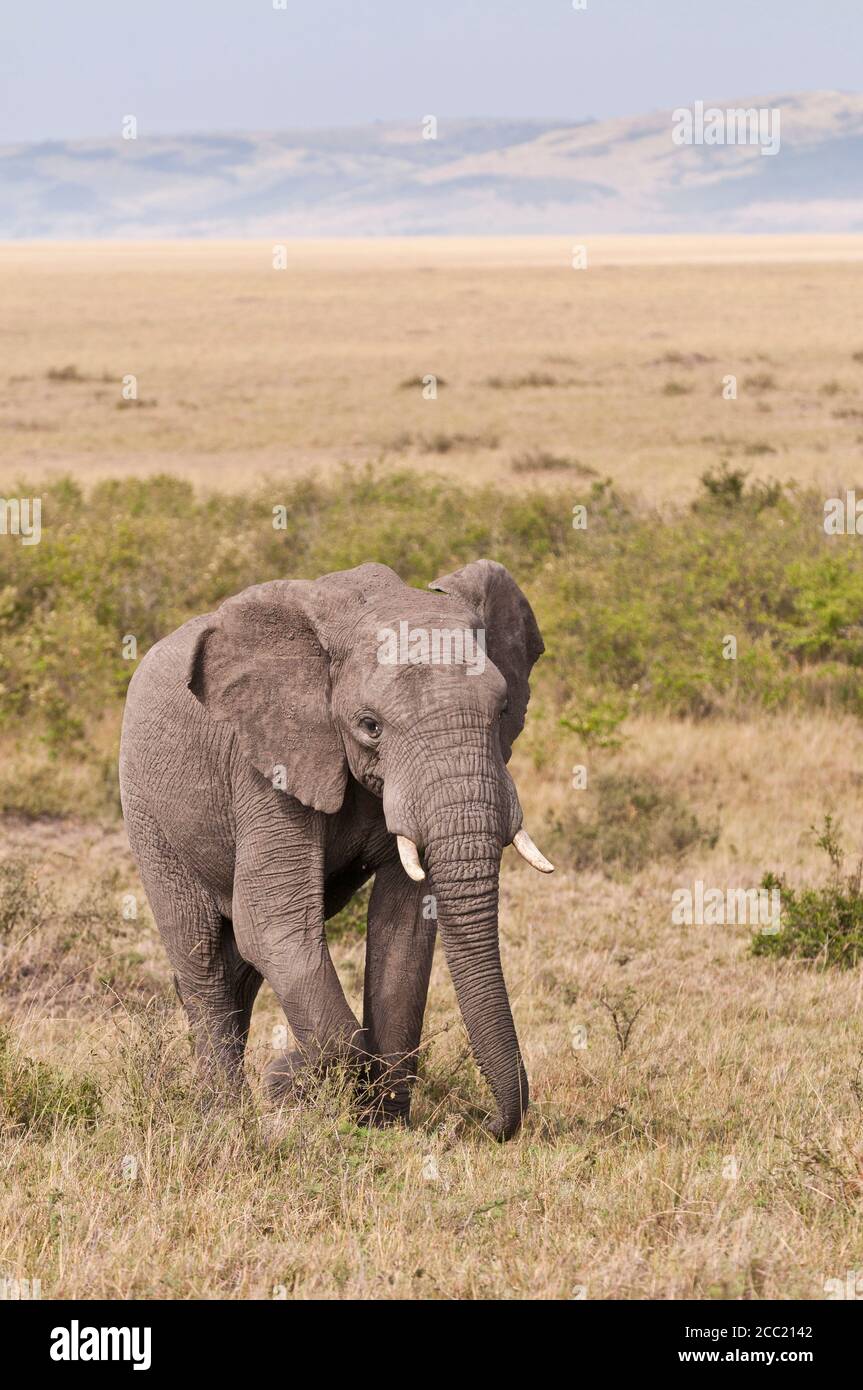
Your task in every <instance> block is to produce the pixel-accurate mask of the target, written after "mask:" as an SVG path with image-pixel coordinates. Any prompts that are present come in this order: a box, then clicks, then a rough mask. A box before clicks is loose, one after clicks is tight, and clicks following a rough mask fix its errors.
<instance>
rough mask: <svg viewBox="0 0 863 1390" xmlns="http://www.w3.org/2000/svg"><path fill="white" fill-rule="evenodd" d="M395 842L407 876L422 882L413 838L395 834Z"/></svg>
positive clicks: (421, 869)
mask: <svg viewBox="0 0 863 1390" xmlns="http://www.w3.org/2000/svg"><path fill="white" fill-rule="evenodd" d="M396 844H397V845H398V847H399V859H400V860H401V861H402V868H403V869H404V871H405V873H406V874H407V876H408V878H412V879H413V881H414V883H422V881H423V879H424V878H425V876H426V874H425V869H424V868H423V866H422V864H421V863H420V856H419V850H418V849H417V847H416V845H415V844H414V842H413V840H409V839H408V837H407V835H396ZM541 857H542V856H540V858H541Z"/></svg>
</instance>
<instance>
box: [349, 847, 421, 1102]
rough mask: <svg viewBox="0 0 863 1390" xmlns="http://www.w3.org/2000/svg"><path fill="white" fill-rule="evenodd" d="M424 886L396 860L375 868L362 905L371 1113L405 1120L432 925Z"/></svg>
mask: <svg viewBox="0 0 863 1390" xmlns="http://www.w3.org/2000/svg"><path fill="white" fill-rule="evenodd" d="M428 893H429V885H428V883H414V882H412V881H411V879H409V878H408V876H407V874H406V873H405V871H404V869H403V868H402V866H401V864H400V862H399V860H398V859H396V860H394V861H392V862H387V863H386V864H384V865H382V866H381V868H379V869H378V871H377V874H376V875H375V883H374V888H373V889H372V896H371V902H370V903H369V913H368V929H367V939H366V972H365V985H364V992H363V994H364V997H363V1027H364V1028H365V1030H366V1045H367V1047H368V1049H369V1052H370V1053H372V1055H373V1058H374V1061H373V1062H372V1068H371V1069H372V1082H373V1086H372V1095H371V1098H370V1109H371V1116H372V1118H373V1119H375V1120H377V1121H379V1122H383V1123H386V1122H388V1121H397V1120H403V1121H407V1118H408V1115H409V1112H410V1097H411V1087H412V1085H413V1082H414V1080H415V1078H416V1066H417V1054H418V1051H419V1045H420V1036H421V1034H422V1025H423V1015H424V1013H425V1006H426V998H427V996H428V986H429V976H430V974H431V967H432V957H433V956H434V947H435V935H436V922H435V920H434V918H430V917H427V916H424V914H423V909H424V905H425V904H426V903H427V902H428Z"/></svg>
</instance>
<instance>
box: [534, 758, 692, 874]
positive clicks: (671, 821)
mask: <svg viewBox="0 0 863 1390" xmlns="http://www.w3.org/2000/svg"><path fill="white" fill-rule="evenodd" d="M595 781H596V789H595V792H592V793H591V792H588V793H586V795H587V797H588V806H589V809H587V810H583V809H582V803H581V802H579V803H578V804H573V805H572V806H571V807H569V808H568V809H567V810H566V812H565V813H564V814H563V815H562V816H559V817H552V818H551V820H550V824H549V829H550V832H551V843H552V847H553V849H554V852H555V854H556V856H557V857H558V858H559V860H560V862H561V864H566V866H567V867H569V868H572V869H604V870H607V871H608V870H610V871H613V872H615V871H622V872H623V873H634V872H635V871H637V870H638V869H642V868H644V867H645V866H646V865H648V864H651V863H653V862H655V861H656V860H658V859H676V858H679V857H680V856H681V855H682V854H683V853H685V851H686V850H688V849H690V848H691V847H692V846H694V845H706V846H708V847H712V846H713V845H714V844H715V843H716V841H717V839H718V834H719V832H718V829H716V828H708V827H705V826H703V825H701V824H700V822H699V821H698V819H697V817H696V816H695V815H694V814H693V813H692V811H691V810H690V809H689V808H688V807H687V806H686V805H685V804H684V803H683V802H682V801H681V799H680V798H679V797H678V796H677V794H676V793H675V792H674V791H671V790H669V789H666V788H664V787H663V786H662V785H661V784H660V783H659V782H657V781H656V780H655V779H654V778H652V777H649V776H647V775H645V774H643V773H637V774H636V773H619V772H608V773H602V774H600V775H599V776H598V777H597V778H596V779H595ZM582 795H583V794H582V793H578V796H580V797H581V796H582Z"/></svg>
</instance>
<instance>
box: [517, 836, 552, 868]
mask: <svg viewBox="0 0 863 1390" xmlns="http://www.w3.org/2000/svg"><path fill="white" fill-rule="evenodd" d="M512 844H513V849H517V850H518V852H519V854H520V855H521V857H522V859H526V860H527V862H528V864H530V865H532V867H533V868H534V869H538V870H539V872H540V873H541V874H553V873H554V865H553V864H549V862H548V860H547V859H546V857H545V855H544V854H541V853H540V851H539V850H538V849H537V847H536V845H535V844H534V843H533V840H532V839H531V838H530V836H529V835H528V833H527V831H526V830H519V832H518V834H517V835H516V837H515V839H514V840H513V842H512Z"/></svg>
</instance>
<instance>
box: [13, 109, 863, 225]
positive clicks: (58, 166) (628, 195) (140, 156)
mask: <svg viewBox="0 0 863 1390" xmlns="http://www.w3.org/2000/svg"><path fill="white" fill-rule="evenodd" d="M705 105H707V106H716V107H719V108H720V109H722V110H725V109H726V108H729V107H735V108H738V107H752V106H754V107H768V108H778V109H779V111H780V113H781V147H780V149H779V151H778V153H776V154H775V155H772V156H768V155H763V154H762V153H761V152H760V150H759V149H758V148H757V147H754V146H739V145H729V146H724V145H714V146H706V145H689V146H678V145H675V144H674V142H673V141H672V138H671V131H672V116H671V112H670V111H663V112H652V113H650V114H649V115H646V116H641V117H637V118H619V119H615V120H607V121H583V122H571V123H566V122H561V121H559V120H510V119H500V120H497V119H489V120H453V121H450V120H447V119H446V118H444V117H441V118H440V119H439V122H438V138H437V139H435V140H428V139H423V135H422V124H421V121H420V120H419V119H417V120H416V121H414V122H410V123H407V122H403V123H397V124H393V123H378V124H375V125H370V126H363V127H354V128H346V129H333V130H313V131H286V132H281V133H264V134H230V133H228V134H223V135H184V136H148V135H147V133H146V129H145V126H144V123H143V121H142V128H141V129H140V131H139V135H138V139H137V140H123V139H121V138H120V137H119V136H118V138H117V139H116V140H106V139H99V140H96V139H94V140H81V141H61V140H55V141H48V142H42V143H38V144H27V145H17V146H6V147H3V148H0V238H4V239H14V238H27V237H34V238H40V237H56V238H66V239H76V238H88V237H93V238H97V237H118V238H119V237H130V238H131V237H172V236H206V237H231V236H239V237H243V236H263V237H267V238H270V237H272V239H273V240H274V241H278V240H281V239H284V238H290V237H292V236H326V235H355V236H359V235H363V236H368V235H418V234H423V233H426V234H447V233H449V234H472V233H477V234H481V233H487V232H495V233H498V234H504V233H543V232H548V233H567V234H572V235H574V236H578V235H588V234H590V233H598V232H687V233H692V232H722V231H725V232H778V231H794V232H831V231H832V232H855V231H863V95H857V94H843V93H838V92H808V93H796V94H791V95H784V96H779V97H775V96H774V97H759V98H747V99H744V100H741V99H734V100H726V101H719V100H716V101H710V102H705Z"/></svg>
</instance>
